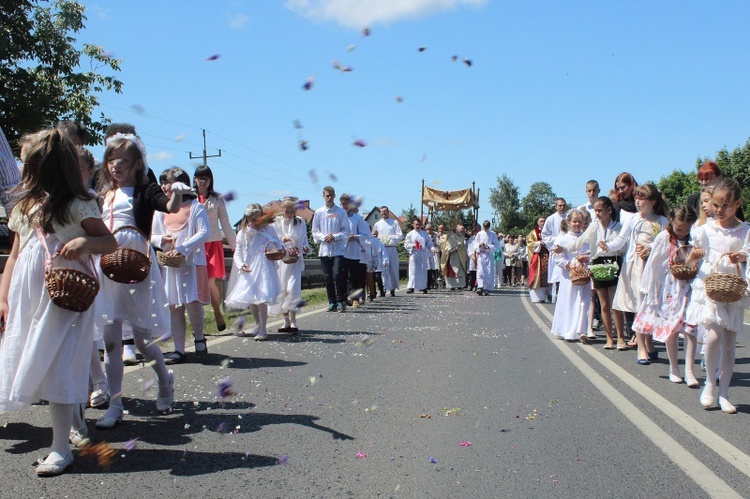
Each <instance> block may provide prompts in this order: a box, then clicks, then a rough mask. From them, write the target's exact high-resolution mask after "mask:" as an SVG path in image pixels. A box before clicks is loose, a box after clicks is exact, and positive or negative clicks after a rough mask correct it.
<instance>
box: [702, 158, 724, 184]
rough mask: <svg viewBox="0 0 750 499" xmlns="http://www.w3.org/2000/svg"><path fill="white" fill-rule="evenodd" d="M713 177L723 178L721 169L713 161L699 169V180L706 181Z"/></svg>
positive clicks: (705, 163) (707, 162)
mask: <svg viewBox="0 0 750 499" xmlns="http://www.w3.org/2000/svg"><path fill="white" fill-rule="evenodd" d="M712 175H713V176H714V177H716V178H719V177H721V169H719V165H717V164H716V163H714V162H713V161H706V162H704V163H703V164H702V165H701V166H700V168H698V180H706V179H707V178H708V177H710V176H712Z"/></svg>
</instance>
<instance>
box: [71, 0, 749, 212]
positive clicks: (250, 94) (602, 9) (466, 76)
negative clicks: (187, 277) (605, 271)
mask: <svg viewBox="0 0 750 499" xmlns="http://www.w3.org/2000/svg"><path fill="white" fill-rule="evenodd" d="M82 3H83V4H84V5H85V6H86V7H87V11H86V15H87V17H88V21H87V23H86V26H87V28H86V30H85V31H84V32H81V33H79V35H78V41H79V42H87V43H96V44H100V45H102V46H103V47H104V48H105V50H107V51H109V52H110V53H111V54H113V56H114V57H116V58H118V59H121V60H122V64H121V67H122V71H121V72H120V73H118V74H117V76H118V78H119V79H121V80H122V81H123V82H124V84H125V85H124V89H123V93H122V94H120V95H116V94H113V93H107V94H104V95H102V96H101V99H100V102H101V107H100V108H99V109H98V111H97V114H98V112H99V111H100V112H103V113H104V114H106V115H107V116H108V117H109V118H111V119H112V120H113V121H125V122H131V123H133V124H135V125H136V127H137V129H138V132H139V134H140V135H141V136H142V138H143V139H144V142H145V143H146V146H147V149H148V151H149V164H150V166H151V167H152V168H153V169H154V171H155V172H156V173H157V175H158V173H160V172H161V171H162V170H163V169H166V168H168V167H170V166H172V165H177V166H181V167H183V168H185V169H186V170H187V171H188V172H190V173H192V171H193V170H194V168H195V166H197V164H198V162H197V161H195V160H190V159H189V157H188V152H192V153H194V154H200V153H201V150H202V131H201V129H203V128H205V129H206V130H207V137H208V153H209V154H214V153H216V152H217V150H218V149H221V150H222V157H220V158H213V159H210V160H209V165H210V166H211V168H212V169H213V171H214V174H215V176H216V184H217V185H216V187H217V189H218V190H219V191H220V192H227V191H230V190H231V191H234V192H235V194H236V200H235V201H234V202H232V203H231V204H230V206H229V211H230V216H231V218H232V219H238V218H239V217H240V216H241V213H242V211H243V210H244V207H245V206H246V205H247V204H249V203H253V202H260V203H265V202H267V201H270V200H272V199H277V198H279V197H282V196H284V195H296V196H298V197H300V198H302V199H310V200H311V204H312V206H313V208H315V207H317V206H319V205H321V204H322V198H321V188H322V186H323V185H325V184H332V185H333V186H334V187H336V190H337V192H339V193H341V192H348V193H352V194H355V195H357V196H362V197H363V198H364V206H365V208H366V209H367V210H369V208H370V207H372V206H375V205H381V204H387V205H389V206H390V207H391V209H392V210H393V211H394V212H397V213H400V212H401V210H402V209H405V208H408V207H409V205H410V204H413V205H414V206H415V207H417V209H419V203H420V187H421V181H422V179H424V180H425V183H426V184H427V185H429V186H432V187H435V188H438V189H445V190H454V189H461V188H465V187H469V186H471V183H472V182H476V186H477V188H479V189H480V204H481V209H480V218H481V219H491V218H492V215H493V213H492V208H491V207H490V206H489V203H488V202H487V199H488V196H489V192H490V188H491V187H494V186H496V178H497V177H498V176H500V175H502V174H503V173H505V174H507V175H508V176H509V177H510V178H511V179H512V180H513V181H514V182H515V183H516V184H517V185H518V186H519V188H520V190H521V195H522V196H523V195H525V194H526V192H527V191H528V187H529V185H530V184H532V183H533V182H537V181H547V182H549V183H550V184H551V185H552V187H553V190H554V191H555V193H556V194H558V195H562V196H564V197H566V198H567V199H568V201H569V202H571V203H575V204H581V203H583V202H584V200H585V194H584V185H585V183H586V181H587V180H588V179H590V178H594V179H597V180H599V182H600V184H601V185H602V186H603V191H605V192H606V190H608V189H609V188H610V187H611V186H612V184H613V182H614V178H615V176H616V175H617V174H618V173H620V172H621V171H629V172H631V173H632V174H633V175H634V176H635V178H636V179H637V180H638V181H639V182H643V181H646V180H658V179H659V177H661V176H663V175H666V174H668V173H669V172H671V171H672V170H675V169H680V170H689V169H692V168H694V164H695V160H696V158H697V157H698V156H712V155H714V154H715V153H716V151H718V150H719V149H720V148H722V147H724V146H726V147H728V148H729V149H730V150H731V149H733V148H735V147H737V146H739V145H741V144H743V143H744V142H745V141H746V140H747V139H748V137H749V136H750V126H749V125H750V112H749V111H750V109H748V108H749V107H750V106H749V104H748V98H747V89H748V88H750V86H749V85H748V83H750V82H749V81H748V80H749V79H750V74H749V72H748V65H747V64H746V62H745V58H744V52H745V51H746V49H743V47H745V48H746V47H748V46H750V30H748V29H747V20H748V19H750V3H747V2H742V1H736V2H729V1H726V2H725V1H719V2H698V1H658V2H653V1H630V2H609V1H605V2H594V1H564V2H560V1H531V2H510V1H497V0H486V1H485V0H465V1H461V0H289V1H272V0H264V1H259V0H254V1H252V0H245V1H242V0H229V1H224V0H214V1H211V2H205V1H201V2H199V1H192V0H184V1H182V2H178V3H175V2H153V1H141V0H133V1H130V2H126V3H122V2H103V1H98V2H95V1H88V0H84V1H83V2H82ZM365 27H369V29H370V36H367V37H365V36H363V34H362V29H363V28H365ZM420 47H424V48H425V50H424V51H421V52H420V51H419V50H418V49H419V48H420ZM213 55H218V56H219V57H218V58H216V59H215V60H207V58H209V57H211V56H213ZM454 55H455V56H458V60H457V61H452V60H451V58H452V56H454ZM464 58H467V59H470V60H471V62H472V65H471V67H469V66H468V65H466V64H465V63H463V62H462V59H464ZM334 60H338V61H340V64H342V65H347V66H351V67H352V68H353V71H351V72H342V71H339V70H336V69H334V68H333V65H332V61H334ZM312 76H314V81H313V86H312V88H311V89H310V90H309V91H305V90H303V89H302V85H303V84H304V83H305V81H306V79H307V78H309V77H312ZM398 97H401V100H402V101H401V102H399V101H398V99H397V98H398ZM294 120H299V122H300V123H301V125H302V126H303V128H302V129H301V130H299V131H298V130H296V129H295V127H294ZM299 133H301V137H302V138H303V139H304V140H306V141H308V144H309V148H308V150H306V151H302V150H300V148H299V145H298V140H299V137H300V136H299V135H298V134H299ZM358 139H361V140H364V141H365V142H366V146H365V147H356V146H354V145H353V142H354V141H355V140H358ZM101 152H102V149H101V148H97V149H95V154H96V155H97V156H101ZM313 169H314V170H315V172H316V174H317V177H318V180H317V184H316V183H315V182H314V181H313V178H312V177H311V175H310V174H309V172H310V170H313ZM605 188H606V189H605Z"/></svg>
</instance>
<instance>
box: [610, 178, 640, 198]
mask: <svg viewBox="0 0 750 499" xmlns="http://www.w3.org/2000/svg"><path fill="white" fill-rule="evenodd" d="M617 182H622V183H623V184H627V185H629V186H630V187H633V188H635V187H638V182H636V181H635V179H634V178H633V176H632V175H631V174H629V173H628V172H622V173H621V174H619V175H618V176H617V177H616V178H615V191H614V192H615V199H614V200H613V201H622V200H623V199H624V198H623V197H622V196H620V192H619V191H618V190H617ZM633 196H634V197H635V194H633Z"/></svg>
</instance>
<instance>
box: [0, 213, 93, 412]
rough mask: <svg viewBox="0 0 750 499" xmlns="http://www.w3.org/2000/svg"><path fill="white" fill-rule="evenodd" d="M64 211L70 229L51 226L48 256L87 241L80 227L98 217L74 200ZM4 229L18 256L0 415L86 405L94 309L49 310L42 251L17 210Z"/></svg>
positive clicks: (1, 360)
mask: <svg viewBox="0 0 750 499" xmlns="http://www.w3.org/2000/svg"><path fill="white" fill-rule="evenodd" d="M69 211H70V215H71V217H70V223H69V224H66V225H65V226H59V225H58V224H57V223H55V222H53V225H54V227H55V233H54V234H50V235H48V236H47V246H48V248H49V250H50V252H51V253H52V254H54V252H55V250H56V248H58V247H60V246H62V244H63V243H66V242H68V241H70V240H72V239H75V238H76V237H80V236H84V235H86V232H85V231H84V229H83V228H82V227H81V221H83V220H86V219H89V218H97V219H98V218H99V217H100V216H101V214H100V212H99V207H98V206H97V204H96V201H94V200H90V201H83V200H80V199H75V200H74V201H72V203H71V205H70V208H69ZM8 227H9V228H10V229H11V230H12V231H14V232H16V233H17V234H18V237H19V238H20V241H19V244H20V252H19V255H18V260H17V261H16V266H15V269H14V272H13V276H12V278H11V284H10V290H9V294H8V305H9V307H10V313H9V315H8V323H7V324H6V328H5V332H4V333H3V334H2V342H0V411H7V410H20V409H23V408H24V407H26V406H27V405H29V404H33V403H36V402H38V401H39V400H47V401H49V402H54V403H58V404H78V403H86V402H87V401H88V380H89V366H90V364H91V349H92V348H93V339H94V336H93V331H94V316H95V312H94V308H93V306H92V308H89V310H87V311H86V312H81V313H78V312H72V311H70V310H65V309H62V308H60V307H58V306H57V305H55V304H53V303H52V302H51V301H50V298H49V295H48V294H47V291H46V289H45V287H44V269H45V261H46V255H45V251H44V247H43V246H42V244H41V242H40V241H39V239H38V238H37V236H36V234H35V233H34V229H33V227H32V226H30V225H29V223H28V220H27V219H25V217H22V216H21V214H20V210H14V211H13V212H12V213H11V217H10V221H9V222H8ZM86 260H88V257H87V258H86ZM53 264H54V265H56V266H61V267H68V268H75V269H78V270H82V271H84V272H86V273H87V274H92V273H93V272H94V269H93V264H92V263H91V261H87V263H86V264H85V265H82V264H81V263H80V262H78V261H75V260H65V259H62V258H55V259H54V261H53Z"/></svg>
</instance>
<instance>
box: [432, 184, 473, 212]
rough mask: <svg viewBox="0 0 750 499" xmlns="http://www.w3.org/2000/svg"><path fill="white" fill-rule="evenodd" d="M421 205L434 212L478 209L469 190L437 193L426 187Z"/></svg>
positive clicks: (435, 190)
mask: <svg viewBox="0 0 750 499" xmlns="http://www.w3.org/2000/svg"><path fill="white" fill-rule="evenodd" d="M422 204H423V205H425V206H429V207H430V208H431V209H433V210H436V211H446V210H464V209H466V208H477V207H478V206H476V204H477V202H476V199H474V193H473V192H472V190H471V189H461V190H459V191H439V190H437V189H433V188H431V187H427V186H425V187H424V190H423V191H422Z"/></svg>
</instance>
